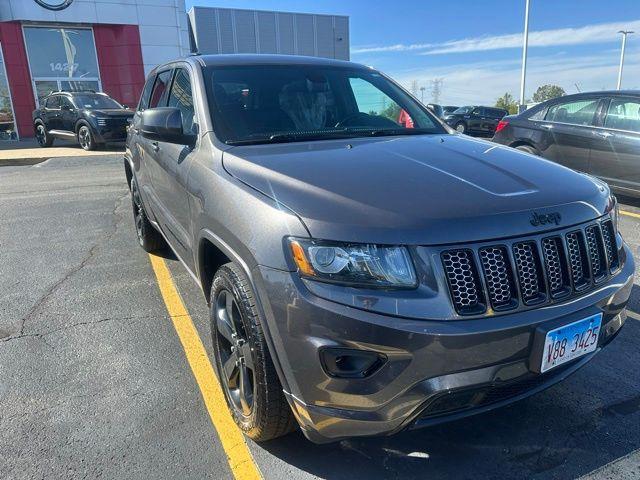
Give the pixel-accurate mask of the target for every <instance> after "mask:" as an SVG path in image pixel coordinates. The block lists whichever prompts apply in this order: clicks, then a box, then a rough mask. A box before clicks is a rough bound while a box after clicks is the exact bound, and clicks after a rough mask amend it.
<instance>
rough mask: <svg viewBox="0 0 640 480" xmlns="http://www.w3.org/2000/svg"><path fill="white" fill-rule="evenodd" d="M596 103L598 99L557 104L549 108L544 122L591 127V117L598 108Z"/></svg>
mask: <svg viewBox="0 0 640 480" xmlns="http://www.w3.org/2000/svg"><path fill="white" fill-rule="evenodd" d="M598 102H599V99H597V98H596V99H589V100H577V101H575V102H565V103H558V104H556V105H553V106H552V107H549V111H548V112H547V116H546V117H545V120H547V121H550V122H560V123H571V124H574V125H593V115H594V114H595V112H596V108H597V107H598Z"/></svg>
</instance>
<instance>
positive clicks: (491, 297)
mask: <svg viewBox="0 0 640 480" xmlns="http://www.w3.org/2000/svg"><path fill="white" fill-rule="evenodd" d="M441 259H442V263H443V266H444V271H445V275H446V278H447V284H448V286H449V292H450V294H451V299H452V301H453V306H454V307H455V309H456V311H457V312H458V314H460V315H478V314H482V313H485V312H486V311H487V308H489V307H490V308H491V309H492V310H494V311H504V310H512V309H516V308H518V307H519V306H526V307H529V306H534V305H542V304H547V303H550V302H555V301H560V300H562V299H564V298H567V297H569V296H570V295H571V294H582V293H584V292H586V291H588V290H589V289H590V288H592V287H593V286H594V285H595V284H596V283H599V282H601V281H602V280H604V279H605V278H607V277H608V276H609V275H610V274H611V273H613V272H614V271H615V270H617V268H618V267H619V260H618V251H617V247H616V241H615V232H614V228H613V224H612V222H611V220H605V221H603V222H598V223H591V224H588V225H586V226H585V227H584V228H579V229H577V228H574V229H572V230H569V231H568V232H563V233H562V234H560V233H559V234H556V235H552V236H547V237H543V236H540V237H537V238H532V239H524V240H523V239H518V240H514V241H505V242H502V243H498V244H491V245H480V246H478V247H469V248H466V247H465V248H456V249H450V250H448V249H444V250H442V251H441Z"/></svg>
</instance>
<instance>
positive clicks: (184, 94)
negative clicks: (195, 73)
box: [167, 68, 195, 133]
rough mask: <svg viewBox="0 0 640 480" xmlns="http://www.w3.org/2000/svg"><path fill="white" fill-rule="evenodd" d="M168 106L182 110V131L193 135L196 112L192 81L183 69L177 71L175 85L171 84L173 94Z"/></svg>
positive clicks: (174, 79)
mask: <svg viewBox="0 0 640 480" xmlns="http://www.w3.org/2000/svg"><path fill="white" fill-rule="evenodd" d="M167 106H169V107H176V108H178V109H180V112H181V113H182V129H183V130H184V132H185V133H191V132H192V131H193V116H194V114H195V110H194V108H193V95H192V92H191V81H190V79H189V74H188V73H187V71H186V70H185V69H183V68H180V69H178V70H176V75H175V77H174V78H173V84H171V92H170V93H169V102H168V103H167Z"/></svg>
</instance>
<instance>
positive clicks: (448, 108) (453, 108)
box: [442, 105, 460, 115]
mask: <svg viewBox="0 0 640 480" xmlns="http://www.w3.org/2000/svg"><path fill="white" fill-rule="evenodd" d="M458 108H460V107H456V106H454V105H445V106H444V107H442V111H443V112H444V114H445V115H446V114H448V113H453V112H455V111H456V110H457V109H458Z"/></svg>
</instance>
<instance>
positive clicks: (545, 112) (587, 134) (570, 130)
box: [493, 90, 640, 196]
mask: <svg viewBox="0 0 640 480" xmlns="http://www.w3.org/2000/svg"><path fill="white" fill-rule="evenodd" d="M493 141H494V142H497V143H501V144H503V145H509V146H511V147H515V148H517V149H519V150H524V151H526V152H529V153H533V154H536V155H541V156H543V157H545V158H548V159H549V160H553V161H554V162H557V163H560V164H562V165H565V166H567V167H570V168H573V169H574V170H579V171H582V172H586V173H589V174H591V175H595V176H597V177H600V178H602V179H603V180H605V181H606V182H608V183H609V184H610V185H611V186H612V187H613V188H614V189H617V190H619V191H621V193H628V194H632V195H635V196H640V91H638V90H635V91H612V92H591V93H579V94H576V95H567V96H565V97H560V98H556V99H553V100H549V101H547V102H544V103H541V104H539V105H536V106H535V107H533V108H531V109H529V110H527V111H525V112H523V113H521V114H520V115H512V116H508V117H505V118H504V119H503V120H502V121H501V122H500V125H499V126H498V129H497V131H496V134H495V136H494V137H493Z"/></svg>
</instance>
